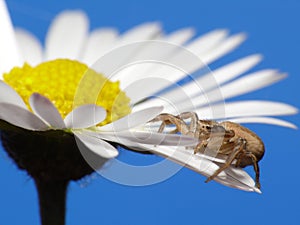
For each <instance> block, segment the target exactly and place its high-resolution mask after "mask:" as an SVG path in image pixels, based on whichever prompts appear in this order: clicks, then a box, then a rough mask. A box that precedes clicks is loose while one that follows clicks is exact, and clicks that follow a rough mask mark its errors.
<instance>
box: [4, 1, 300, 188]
mask: <svg viewBox="0 0 300 225" xmlns="http://www.w3.org/2000/svg"><path fill="white" fill-rule="evenodd" d="M0 2H1V5H0V10H1V12H0V15H2V17H3V18H2V19H1V22H0V25H1V27H3V29H2V30H4V31H5V32H3V33H4V35H1V37H0V38H1V39H0V48H1V52H0V59H1V65H0V74H3V79H4V81H1V83H0V89H1V91H0V108H1V110H0V118H1V120H2V125H1V130H3V131H5V132H3V134H2V141H3V144H4V146H5V148H6V149H8V152H9V154H11V156H12V157H13V158H14V159H15V160H16V161H20V160H21V161H22V160H23V158H24V157H26V158H30V157H31V156H29V155H31V154H28V156H24V155H26V154H25V153H24V154H22V157H23V158H22V159H19V158H16V155H15V154H14V153H15V152H17V151H19V150H18V149H19V148H21V146H26V148H25V149H36V147H32V145H33V143H34V142H36V139H37V137H38V138H40V139H39V141H38V143H39V145H40V146H38V148H47V149H48V150H47V151H45V152H47V154H48V153H49V152H50V151H51V148H53V146H52V145H51V143H52V144H53V143H55V144H53V145H54V146H55V148H58V149H65V148H68V149H72V151H70V152H69V155H67V158H70V157H73V156H72V154H75V153H73V152H74V151H73V150H74V149H77V147H78V146H77V147H76V145H74V141H73V142H72V141H71V140H74V137H75V140H76V141H77V144H78V145H79V149H80V150H81V147H82V148H83V149H85V150H82V151H84V152H85V153H84V154H83V156H84V158H85V159H86V160H87V161H88V164H89V166H91V167H93V168H101V166H102V165H103V163H104V162H106V161H107V160H108V159H110V158H114V157H116V156H117V155H118V151H117V150H116V146H117V145H123V146H126V147H127V148H129V149H135V150H147V151H151V152H153V153H155V154H159V155H162V156H163V157H167V158H169V159H171V160H173V161H175V162H177V163H179V164H182V165H184V166H186V167H188V168H191V169H193V170H195V171H196V172H198V173H200V174H203V175H205V176H210V175H212V174H213V173H214V171H215V170H217V169H218V168H219V166H218V164H217V163H214V162H212V160H208V159H207V158H206V157H204V156H202V155H200V154H197V155H194V154H192V151H189V150H186V149H185V147H184V146H191V145H193V144H195V142H196V141H195V140H194V139H192V138H190V137H186V136H182V135H180V136H179V135H172V134H158V133H155V132H150V131H148V130H147V129H146V128H147V126H145V124H146V122H147V121H149V120H151V119H152V118H154V117H155V116H156V115H158V114H159V113H161V112H167V113H171V114H178V113H180V112H184V111H195V112H197V113H198V114H199V115H200V116H201V117H203V118H206V119H218V120H224V119H225V118H226V119H228V118H229V119H230V120H231V121H234V122H240V123H243V122H258V123H268V124H275V125H280V126H286V127H292V128H293V127H295V126H294V125H293V124H291V123H289V122H287V121H283V120H280V119H278V118H273V117H272V116H279V115H287V114H293V113H296V112H297V110H296V109H295V108H294V107H292V106H290V105H287V104H284V103H279V102H270V101H257V100H256V101H240V102H231V103H226V104H224V103H223V100H224V99H229V98H231V97H234V96H237V95H241V94H245V93H247V92H251V91H254V90H256V89H259V88H263V87H265V86H267V85H270V84H272V83H274V82H277V81H279V80H281V79H283V78H284V77H285V74H282V73H280V72H278V71H277V70H273V69H267V70H262V71H258V72H254V73H251V74H247V75H244V76H241V75H242V74H243V73H245V72H246V71H247V70H249V69H251V68H252V67H254V66H255V65H256V64H257V63H258V62H259V61H260V60H261V58H262V57H261V56H260V55H251V56H247V57H245V58H242V59H239V60H237V61H235V62H232V63H230V64H229V65H225V66H223V67H221V68H219V69H217V70H214V71H209V70H208V69H207V67H206V65H207V64H209V63H211V62H213V61H215V60H217V59H218V58H220V57H222V56H223V55H225V54H227V53H229V52H230V51H232V50H234V49H235V48H236V47H237V46H238V45H239V44H241V43H242V42H243V41H244V39H245V34H243V33H241V34H236V35H233V36H229V34H228V31H227V30H224V29H220V30H214V31H212V32H210V33H208V34H205V35H203V36H200V37H198V38H194V39H192V38H193V35H194V30H193V29H191V28H185V29H182V30H178V31H175V32H174V33H171V34H164V33H163V31H162V29H161V26H160V24H159V23H145V24H142V25H139V26H137V27H134V28H132V29H131V30H129V31H127V32H125V33H124V34H119V33H118V31H117V30H116V29H114V28H100V29H95V30H94V31H92V32H89V21H88V19H87V17H86V15H85V14H84V13H82V12H81V11H65V12H63V13H61V14H59V15H58V16H56V18H55V19H54V20H53V22H52V23H51V25H50V28H49V30H48V33H47V36H46V41H45V47H42V45H41V44H40V42H39V41H38V40H37V38H35V37H34V36H33V35H32V34H31V33H30V32H28V31H26V30H23V29H15V30H14V29H13V28H12V27H11V24H10V20H9V16H8V14H7V11H6V8H5V5H4V2H3V1H0ZM75 24H76V26H75ZM180 46H183V47H184V48H181V47H180ZM140 62H143V63H140ZM158 62H165V63H164V64H161V63H158ZM166 64H168V66H166ZM128 65H130V66H128ZM169 65H171V66H169ZM120 68H121V69H120ZM178 68H179V69H178ZM197 71H201V72H202V75H201V76H194V77H195V78H194V79H193V80H192V81H190V82H186V83H184V84H183V85H181V86H180V87H178V88H169V87H170V86H172V85H174V84H175V83H177V82H178V81H180V80H182V79H183V78H185V77H186V76H187V74H194V73H196V72H197ZM99 90H101V93H100V95H99V97H98V92H99ZM91 93H92V94H91ZM89 96H92V97H89ZM95 96H97V97H96V98H95ZM150 126H151V125H150ZM11 132H14V133H13V134H12V133H11ZM179 137H180V138H179ZM64 138H65V139H64ZM12 139H14V140H13V141H12ZM57 139H58V140H57ZM60 139H62V140H60ZM66 143H68V146H71V147H66V146H67V144H66ZM70 143H71V144H70ZM35 146H36V145H35ZM41 146H42V147H41ZM45 146H49V147H45ZM59 146H60V147H59ZM180 146H182V147H180ZM31 151H32V154H36V152H37V151H36V150H34V151H33V150H28V152H31ZM77 152H78V151H77ZM49 154H50V153H49ZM50 155H51V154H50ZM85 155H89V156H88V157H85ZM96 155H98V156H100V158H101V159H102V160H100V159H99V160H98V161H97V162H95V161H96V160H94V157H96ZM52 157H57V155H56V156H52ZM47 159H49V157H46V159H45V160H44V161H43V163H44V164H45V165H46V167H47V168H43V169H44V170H47V173H50V172H49V171H55V170H57V168H54V167H57V165H58V164H56V165H47V163H46V162H47ZM76 159H77V160H81V159H79V156H78V158H76ZM55 160H56V161H55V162H57V163H59V162H60V161H59V160H60V158H59V159H55ZM25 161H26V160H24V162H25ZM28 161H30V160H28ZM64 163H66V162H64ZM23 164H24V163H23ZM23 164H22V163H21V165H19V167H21V168H25V167H28V168H29V169H30V171H29V173H31V175H32V176H45V174H46V173H45V171H44V170H43V171H42V174H41V171H38V170H37V168H36V167H35V166H33V165H32V164H30V163H29V165H23ZM91 164H95V165H91ZM39 166H41V165H39ZM68 168H72V165H71V164H70V165H68ZM88 168H89V167H88V166H87V165H84V166H82V168H80V169H77V170H76V173H75V172H74V174H73V175H72V176H73V177H72V179H73V180H76V179H80V178H81V177H82V176H84V175H85V174H88V173H90V172H92V171H91V170H89V169H88ZM27 170H28V169H27ZM83 171H85V172H83ZM86 171H89V172H88V173H87V172H86ZM60 172H61V171H60ZM35 173H38V174H37V175H36V174H35ZM53 173H54V172H53ZM59 174H60V175H59V176H63V175H61V173H59ZM47 176H48V175H47ZM55 176H57V175H55ZM56 178H57V179H60V177H56ZM45 179H46V178H45ZM64 179H65V177H64ZM215 180H216V181H217V182H220V183H222V184H224V185H227V186H230V187H234V188H238V189H241V190H246V191H256V192H259V190H258V189H257V188H256V187H255V183H254V181H253V180H252V178H251V177H250V176H249V175H248V174H247V173H246V172H245V171H244V170H242V169H240V168H235V167H230V168H228V169H226V170H225V171H223V172H222V173H220V174H219V175H218V176H217V177H216V178H215Z"/></svg>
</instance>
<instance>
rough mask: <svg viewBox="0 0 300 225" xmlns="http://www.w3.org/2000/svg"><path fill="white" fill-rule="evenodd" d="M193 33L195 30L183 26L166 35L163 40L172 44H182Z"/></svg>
mask: <svg viewBox="0 0 300 225" xmlns="http://www.w3.org/2000/svg"><path fill="white" fill-rule="evenodd" d="M194 34H195V30H194V29H193V28H184V29H181V30H177V31H175V32H173V33H171V34H169V35H167V36H166V37H165V38H164V39H163V40H164V41H166V42H169V43H172V44H176V45H183V44H184V43H185V42H187V41H188V40H190V39H191V38H192V37H193V36H194Z"/></svg>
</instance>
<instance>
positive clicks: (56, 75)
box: [4, 59, 131, 125]
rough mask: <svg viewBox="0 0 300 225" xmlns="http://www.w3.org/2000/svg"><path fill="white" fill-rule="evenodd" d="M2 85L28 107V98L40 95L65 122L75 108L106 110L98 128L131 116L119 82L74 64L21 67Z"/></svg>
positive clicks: (57, 63)
mask: <svg viewBox="0 0 300 225" xmlns="http://www.w3.org/2000/svg"><path fill="white" fill-rule="evenodd" d="M4 81H5V82H6V83H7V84H8V85H10V86H11V87H12V88H14V90H15V91H17V92H18V93H19V95H20V96H21V97H22V98H23V100H24V102H25V103H26V104H27V106H28V108H29V109H30V106H29V97H30V96H31V95H32V94H33V93H39V94H41V95H43V96H45V97H47V98H48V99H50V101H51V102H52V103H53V104H54V105H55V106H56V108H57V109H58V111H59V113H60V114H61V116H62V117H63V118H64V117H65V116H66V115H67V114H68V113H69V112H71V111H72V110H73V109H74V108H75V107H77V106H79V105H83V104H96V105H98V106H101V107H103V108H105V109H106V112H107V116H106V119H105V120H104V121H103V122H101V123H100V124H99V125H104V124H107V123H110V122H112V121H114V120H117V119H119V118H121V117H123V116H125V115H127V114H129V113H130V111H131V108H130V106H129V102H130V99H129V98H128V97H127V96H126V94H125V92H123V91H121V90H120V87H119V82H118V81H117V82H111V81H109V80H108V79H107V78H106V77H104V76H103V75H101V74H99V73H97V72H96V71H94V70H92V69H89V68H88V67H87V66H86V65H85V64H83V63H80V62H78V61H75V60H67V59H57V60H53V61H48V62H44V63H41V64H39V65H38V66H36V67H31V66H30V65H28V64H26V63H25V64H24V65H23V67H22V68H20V67H15V68H13V69H12V70H11V71H10V72H9V73H6V74H4Z"/></svg>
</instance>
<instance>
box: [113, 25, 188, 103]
mask: <svg viewBox="0 0 300 225" xmlns="http://www.w3.org/2000/svg"><path fill="white" fill-rule="evenodd" d="M193 33H194V31H193V30H192V29H190V28H187V29H182V30H179V31H176V32H174V33H172V34H170V35H168V36H166V37H164V38H162V39H161V41H159V42H154V41H152V42H144V44H142V43H140V46H137V47H136V48H138V49H139V50H138V52H137V53H136V54H135V55H134V58H133V56H132V55H131V56H130V57H131V62H133V65H130V66H129V67H127V68H125V69H123V70H122V71H120V72H119V73H118V74H115V75H114V79H115V80H121V85H122V89H124V88H125V87H127V86H129V85H130V84H131V83H132V82H136V81H137V80H141V79H143V78H145V77H149V76H148V74H150V75H151V74H152V75H153V73H155V71H156V70H158V69H160V66H161V62H167V61H168V60H169V59H170V58H172V57H173V56H174V54H178V52H177V51H179V50H180V48H179V47H178V46H177V45H179V46H180V45H182V44H183V43H184V42H185V41H187V40H188V39H189V38H190V37H191V36H192V35H193ZM133 48H134V49H135V47H133ZM134 60H136V61H134ZM150 61H155V63H150ZM128 63H129V62H128ZM127 94H128V95H130V96H134V98H136V96H135V94H133V95H131V94H130V93H127ZM141 95H142V94H141V93H140V94H139V98H141V97H140V96H141ZM132 101H133V102H134V100H132Z"/></svg>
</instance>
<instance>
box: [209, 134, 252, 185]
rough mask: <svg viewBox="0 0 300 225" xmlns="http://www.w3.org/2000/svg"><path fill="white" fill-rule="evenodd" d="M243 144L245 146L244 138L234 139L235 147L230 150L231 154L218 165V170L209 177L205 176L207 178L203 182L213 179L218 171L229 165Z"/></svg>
mask: <svg viewBox="0 0 300 225" xmlns="http://www.w3.org/2000/svg"><path fill="white" fill-rule="evenodd" d="M245 146H246V140H245V139H242V138H239V139H238V140H237V141H236V148H235V149H234V150H233V151H232V152H231V154H230V155H229V156H228V158H227V160H226V162H225V164H224V165H223V166H222V167H220V168H219V169H218V170H216V171H215V172H214V174H213V175H211V176H210V177H208V178H207V180H206V181H205V183H207V182H209V181H211V180H213V179H214V178H215V177H216V176H218V175H219V173H221V172H222V171H223V170H225V169H227V168H228V167H229V166H231V163H232V162H233V160H234V159H235V158H236V157H237V155H238V154H240V153H241V151H243V150H245Z"/></svg>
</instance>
